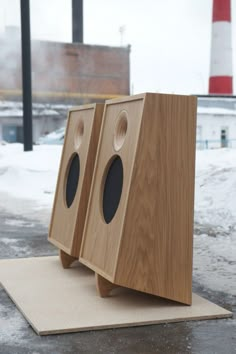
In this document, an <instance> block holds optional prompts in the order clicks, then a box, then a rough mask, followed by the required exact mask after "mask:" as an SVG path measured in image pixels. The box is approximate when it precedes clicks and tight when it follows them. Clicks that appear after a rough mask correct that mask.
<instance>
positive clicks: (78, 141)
mask: <svg viewBox="0 0 236 354" xmlns="http://www.w3.org/2000/svg"><path fill="white" fill-rule="evenodd" d="M83 135H84V122H83V121H82V120H80V121H79V123H78V125H77V128H76V130H75V135H74V142H75V148H76V149H78V148H79V147H80V145H81V142H82V138H83Z"/></svg>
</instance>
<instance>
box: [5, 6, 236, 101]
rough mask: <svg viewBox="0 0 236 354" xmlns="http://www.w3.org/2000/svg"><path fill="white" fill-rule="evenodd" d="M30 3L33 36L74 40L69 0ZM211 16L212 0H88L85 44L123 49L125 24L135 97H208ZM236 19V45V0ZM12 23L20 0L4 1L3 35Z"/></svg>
mask: <svg viewBox="0 0 236 354" xmlns="http://www.w3.org/2000/svg"><path fill="white" fill-rule="evenodd" d="M30 5H31V36H32V38H37V39H47V40H55V41H62V42H70V41H71V37H72V35H71V32H72V31H71V27H72V26H71V1H70V0H31V1H30ZM211 18H212V0H144V1H142V0H84V42H85V43H88V44H104V45H112V46H113V45H114V46H119V45H121V34H120V32H119V28H120V27H121V26H123V25H124V26H125V31H124V33H123V43H122V45H128V44H131V87H132V93H140V92H145V91H151V92H169V93H185V94H195V93H204V94H205V93H207V91H208V76H209V64H210V41H211ZM232 19H233V27H232V36H233V42H234V40H235V37H236V35H235V32H236V23H235V22H236V0H232ZM234 20H235V21H234ZM7 25H20V0H0V33H3V32H4V28H5V26H7ZM234 47H236V46H234ZM235 49H236V48H234V52H233V67H234V76H235V77H236V75H235V72H236V62H235V60H236V53H235ZM234 82H235V83H234V85H236V81H234ZM234 91H235V90H234Z"/></svg>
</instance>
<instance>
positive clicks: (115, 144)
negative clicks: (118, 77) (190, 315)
mask: <svg viewBox="0 0 236 354" xmlns="http://www.w3.org/2000/svg"><path fill="white" fill-rule="evenodd" d="M195 131H196V98H195V97H191V96H179V95H165V94H151V93H147V94H142V95H136V96H133V97H130V98H124V99H115V100H110V101H107V103H106V105H105V111H104V121H103V128H102V131H101V138H100V144H99V147H98V155H97V159H96V164H95V171H94V177H93V184H92V187H91V194H90V201H89V208H88V214H87V217H86V225H85V228H84V235H83V242H82V246H81V253H80V261H81V262H82V263H84V264H85V265H87V266H88V267H90V268H91V269H93V270H94V271H95V272H96V273H97V286H98V288H99V291H100V294H101V295H106V289H110V287H112V286H113V284H116V285H120V286H124V287H128V288H132V289H136V290H139V291H143V292H147V293H150V294H154V295H158V296H161V297H164V298H168V299H172V300H176V301H179V302H182V303H184V304H191V298H192V254H193V208H194V172H195V135H196V133H195Z"/></svg>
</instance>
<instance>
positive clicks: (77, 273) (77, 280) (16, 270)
mask: <svg viewBox="0 0 236 354" xmlns="http://www.w3.org/2000/svg"><path fill="white" fill-rule="evenodd" d="M0 283H1V284H2V286H3V287H4V289H5V290H6V291H7V293H8V294H9V296H10V297H11V299H12V300H13V301H14V303H15V304H16V306H17V307H18V308H19V309H20V311H21V312H22V313H23V315H24V316H25V318H26V319H27V321H28V322H29V323H30V324H31V326H32V327H33V328H34V330H35V331H36V332H37V333H38V334H40V335H47V334H54V333H68V332H79V331H86V330H98V329H104V328H116V327H132V326H143V325H150V324H155V323H167V322H179V321H188V320H199V319H211V318H227V317H232V313H231V312H229V311H227V310H224V309H223V308H221V307H219V306H217V305H215V304H213V303H211V302H210V301H207V300H205V299H203V298H202V297H200V296H197V295H196V294H193V304H192V306H182V305H180V304H177V303H175V302H173V301H169V300H164V299H161V298H159V297H154V296H151V295H147V294H144V293H139V292H136V291H132V290H128V289H125V288H123V289H117V291H116V292H115V291H114V293H113V296H111V297H108V298H101V297H100V296H99V295H98V294H97V293H96V288H95V278H94V274H93V272H91V271H90V270H89V269H87V268H86V267H83V266H81V265H80V266H78V267H73V268H70V269H66V270H65V269H62V267H61V265H60V261H59V258H58V257H35V258H22V259H5V260H0Z"/></svg>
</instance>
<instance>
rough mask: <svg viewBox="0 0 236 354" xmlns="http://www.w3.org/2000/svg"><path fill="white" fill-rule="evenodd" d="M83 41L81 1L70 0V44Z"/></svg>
mask: <svg viewBox="0 0 236 354" xmlns="http://www.w3.org/2000/svg"><path fill="white" fill-rule="evenodd" d="M83 41H84V38H83V0H72V42H73V43H83Z"/></svg>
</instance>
